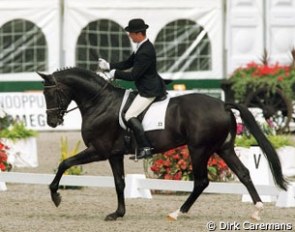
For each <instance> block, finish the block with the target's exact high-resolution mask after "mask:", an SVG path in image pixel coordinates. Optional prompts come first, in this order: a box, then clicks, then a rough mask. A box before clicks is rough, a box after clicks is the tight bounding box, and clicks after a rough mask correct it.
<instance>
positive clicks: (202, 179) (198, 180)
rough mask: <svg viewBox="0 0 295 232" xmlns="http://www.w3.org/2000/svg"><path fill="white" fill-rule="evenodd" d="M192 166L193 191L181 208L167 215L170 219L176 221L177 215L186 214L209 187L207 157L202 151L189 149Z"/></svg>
mask: <svg viewBox="0 0 295 232" xmlns="http://www.w3.org/2000/svg"><path fill="white" fill-rule="evenodd" d="M189 152H190V156H191V161H192V166H193V176H194V187H193V191H192V192H191V194H190V195H189V197H188V198H187V200H186V201H185V202H184V204H183V205H182V206H181V208H180V209H179V210H177V211H175V212H173V213H171V214H169V215H168V217H169V218H170V219H173V220H176V219H177V216H178V214H179V213H187V212H188V211H189V209H190V208H191V206H192V205H193V204H194V202H195V201H196V200H197V198H198V197H199V196H200V194H201V193H202V192H203V191H204V189H205V188H206V187H207V186H208V185H209V180H208V170H207V163H208V159H209V155H206V154H204V150H203V149H194V148H192V147H189Z"/></svg>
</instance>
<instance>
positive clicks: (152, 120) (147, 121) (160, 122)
mask: <svg viewBox="0 0 295 232" xmlns="http://www.w3.org/2000/svg"><path fill="white" fill-rule="evenodd" d="M137 94H138V92H137V91H131V90H125V94H124V97H123V100H122V104H121V107H120V113H119V124H120V126H121V127H122V128H123V129H125V132H126V134H125V142H126V143H127V144H129V143H130V140H131V137H132V136H131V131H130V130H129V129H128V127H127V126H126V121H125V117H124V116H125V114H126V112H127V110H128V108H129V107H130V105H131V103H132V101H133V100H134V98H135V97H136V95H137ZM169 100H170V97H169V96H168V97H167V94H166V95H165V96H164V97H161V98H156V99H155V101H154V102H153V103H152V104H151V105H150V106H149V107H147V109H145V110H144V111H143V112H142V113H141V114H140V115H139V116H138V117H137V118H138V119H139V120H140V121H141V123H142V126H143V128H144V130H145V131H151V130H163V129H164V128H165V115H166V109H167V106H168V103H169Z"/></svg>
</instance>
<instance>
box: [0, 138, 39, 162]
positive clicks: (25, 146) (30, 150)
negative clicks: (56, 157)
mask: <svg viewBox="0 0 295 232" xmlns="http://www.w3.org/2000/svg"><path fill="white" fill-rule="evenodd" d="M2 140H3V141H4V142H5V144H6V145H7V146H8V147H9V148H10V149H9V156H8V160H9V162H10V163H11V164H12V166H13V167H37V166H38V156H37V140H36V138H35V137H29V138H26V139H18V140H11V139H2Z"/></svg>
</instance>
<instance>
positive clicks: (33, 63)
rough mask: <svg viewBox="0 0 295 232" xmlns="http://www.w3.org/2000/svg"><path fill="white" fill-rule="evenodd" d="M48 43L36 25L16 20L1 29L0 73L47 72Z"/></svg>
mask: <svg viewBox="0 0 295 232" xmlns="http://www.w3.org/2000/svg"><path fill="white" fill-rule="evenodd" d="M47 59H48V56H47V43H46V39H45V36H44V34H43V33H42V31H41V29H40V28H39V27H37V26H36V25H35V24H34V23H32V22H30V21H27V20H24V19H15V20H12V21H9V22H7V23H5V24H4V25H3V26H2V27H1V28H0V73H20V72H35V71H37V70H39V71H45V70H47Z"/></svg>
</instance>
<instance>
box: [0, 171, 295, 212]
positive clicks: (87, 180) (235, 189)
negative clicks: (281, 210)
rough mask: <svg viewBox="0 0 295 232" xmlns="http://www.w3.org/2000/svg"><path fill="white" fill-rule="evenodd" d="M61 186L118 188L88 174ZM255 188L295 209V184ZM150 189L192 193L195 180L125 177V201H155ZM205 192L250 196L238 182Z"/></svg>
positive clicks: (27, 180) (1, 178) (32, 177)
mask: <svg viewBox="0 0 295 232" xmlns="http://www.w3.org/2000/svg"><path fill="white" fill-rule="evenodd" d="M54 176H55V175H54V174H36V173H19V172H0V182H4V183H5V182H11V183H19V184H44V185H49V184H50V183H51V181H52V180H53V178H54ZM60 185H65V186H84V187H86V186H89V187H111V188H114V187H115V184H114V179H113V177H112V176H87V175H83V176H82V175H81V176H77V175H64V176H63V177H62V179H61V182H60ZM256 188H257V191H258V193H259V194H260V195H261V196H271V197H273V198H274V199H275V201H276V206H277V207H295V183H291V184H290V185H289V188H288V191H280V190H279V189H278V188H277V187H275V186H272V185H256ZM151 189H153V190H168V191H182V192H191V191H192V189H193V181H174V180H162V179H147V178H145V175H143V174H128V175H126V189H125V197H126V198H152V195H151V191H150V190H151ZM204 192H205V193H220V194H248V191H247V189H246V188H245V186H244V185H243V184H241V183H239V182H238V183H232V182H231V183H230V182H210V184H209V186H208V187H207V188H206V189H205V191H204Z"/></svg>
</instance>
